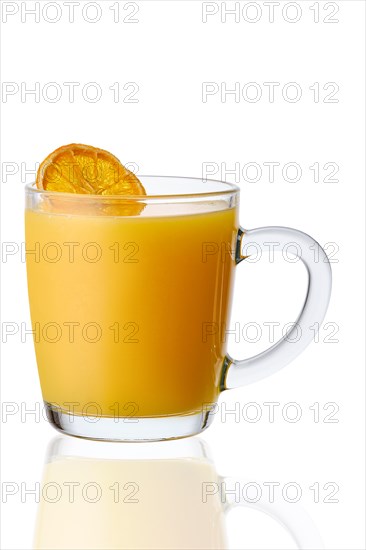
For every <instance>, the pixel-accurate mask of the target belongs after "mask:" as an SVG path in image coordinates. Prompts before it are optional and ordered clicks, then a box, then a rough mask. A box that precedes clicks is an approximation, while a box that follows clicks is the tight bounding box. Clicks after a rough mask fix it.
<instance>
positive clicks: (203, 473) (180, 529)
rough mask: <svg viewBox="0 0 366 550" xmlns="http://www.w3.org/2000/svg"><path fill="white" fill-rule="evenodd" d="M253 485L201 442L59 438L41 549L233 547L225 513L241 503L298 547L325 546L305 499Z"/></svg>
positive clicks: (44, 492)
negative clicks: (220, 467) (225, 469)
mask: <svg viewBox="0 0 366 550" xmlns="http://www.w3.org/2000/svg"><path fill="white" fill-rule="evenodd" d="M131 447H132V448H131ZM253 484H254V483H253V481H250V482H249V481H248V480H245V479H244V478H232V477H230V478H225V477H222V476H220V475H218V473H217V472H216V468H215V465H214V462H213V460H212V458H211V456H210V451H209V448H208V446H207V444H206V443H205V442H204V441H202V440H200V439H197V438H193V439H190V440H181V441H167V442H164V443H162V444H161V445H158V446H157V445H154V444H152V443H141V445H132V444H126V445H124V446H123V447H121V446H120V445H116V444H115V443H111V442H103V443H101V442H99V443H96V442H93V441H83V440H80V439H71V438H67V439H66V438H64V437H62V438H61V437H60V438H58V439H56V440H55V441H54V442H53V443H52V444H51V447H50V451H49V456H48V460H47V463H46V465H45V468H44V475H43V481H42V484H41V491H40V503H39V507H38V514H37V522H36V529H35V541H34V548H35V550H112V549H113V550H115V549H117V548H118V549H119V550H123V549H128V550H134V549H136V550H193V549H194V550H210V549H211V550H214V549H215V550H226V549H227V548H228V540H229V537H228V536H227V535H228V532H227V527H226V515H227V513H228V512H229V511H230V510H232V509H233V508H234V507H236V506H240V507H248V508H251V509H253V510H255V511H257V512H261V513H264V514H267V515H269V516H270V517H271V518H272V519H274V520H275V521H277V522H278V523H279V524H280V525H281V527H282V528H283V529H284V530H285V531H286V532H287V533H285V534H287V535H290V536H291V538H292V540H293V547H294V548H304V549H305V548H306V549H307V550H311V549H313V548H314V549H316V550H319V549H321V548H323V544H322V541H321V538H320V535H319V532H318V530H317V528H316V526H315V525H314V523H313V521H312V520H311V518H310V517H309V516H308V514H307V513H306V512H305V510H304V509H303V508H302V507H301V505H300V504H299V503H298V502H287V501H285V500H284V499H283V498H282V497H280V496H279V495H277V496H276V497H275V498H272V497H271V498H270V497H269V493H268V494H267V492H266V491H261V494H260V496H258V494H255V495H254V494H250V491H247V486H252V485H253ZM256 485H258V486H259V487H260V486H261V484H259V483H256ZM243 539H245V527H244V528H243V532H242V540H243Z"/></svg>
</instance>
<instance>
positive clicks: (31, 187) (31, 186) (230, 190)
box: [25, 175, 240, 202]
mask: <svg viewBox="0 0 366 550" xmlns="http://www.w3.org/2000/svg"><path fill="white" fill-rule="evenodd" d="M139 177H140V178H154V179H163V178H169V179H174V180H193V181H195V182H200V183H201V184H202V183H203V184H205V185H206V184H207V185H209V184H210V183H214V184H216V185H217V184H221V185H222V186H225V187H226V188H223V189H222V190H220V191H218V190H215V191H203V192H202V191H200V192H197V193H194V192H193V193H192V192H191V193H162V194H156V193H155V194H147V195H96V194H92V193H85V194H84V193H64V192H62V191H61V192H60V191H49V190H47V189H39V188H38V187H36V182H32V183H27V185H26V186H25V191H26V193H34V194H35V195H42V196H49V197H58V198H60V199H61V198H62V199H65V198H69V199H73V200H79V199H80V200H89V201H90V200H95V201H103V200H104V201H105V200H123V202H125V201H134V202H136V201H142V202H145V201H146V200H149V199H153V200H154V199H159V200H161V199H163V200H173V201H174V200H179V199H190V198H191V199H194V198H203V197H219V196H222V195H225V196H226V195H231V194H237V193H239V192H240V188H239V187H238V186H237V185H235V184H234V183H229V182H227V181H223V180H215V179H212V178H206V179H205V180H204V179H203V178H197V177H190V176H153V175H146V176H145V175H141V176H139Z"/></svg>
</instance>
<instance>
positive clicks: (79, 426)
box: [44, 401, 213, 442]
mask: <svg viewBox="0 0 366 550" xmlns="http://www.w3.org/2000/svg"><path fill="white" fill-rule="evenodd" d="M44 404H45V409H46V414H47V418H48V421H49V422H50V424H52V426H53V427H54V428H56V429H57V430H59V431H60V432H62V433H64V434H67V435H72V436H74V437H81V438H84V439H95V440H98V441H121V442H123V441H124V442H139V441H140V442H146V441H164V440H169V439H180V438H182V437H190V436H192V435H196V434H198V433H200V432H202V431H203V430H205V429H206V428H208V427H209V426H210V424H211V422H212V420H213V411H212V409H211V410H202V411H198V412H194V413H190V414H182V415H177V416H152V417H106V416H101V417H98V416H83V415H78V414H72V413H70V412H66V411H63V410H61V409H60V408H58V407H55V406H53V405H51V404H50V403H48V402H47V401H45V402H44Z"/></svg>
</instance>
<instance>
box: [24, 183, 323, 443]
mask: <svg viewBox="0 0 366 550" xmlns="http://www.w3.org/2000/svg"><path fill="white" fill-rule="evenodd" d="M140 179H141V181H142V183H143V185H144V187H145V189H146V191H147V195H146V196H139V197H126V196H123V197H122V196H103V195H78V194H67V193H57V192H48V191H43V190H39V189H37V188H36V187H35V186H34V185H28V186H27V187H26V214H25V219H26V260H27V274H28V290H29V301H30V310H31V317H32V327H33V331H34V342H35V351H36V357H37V364H38V370H39V376H40V381H41V387H42V394H43V399H44V401H45V405H46V408H47V412H48V417H49V419H50V421H51V423H52V424H53V425H54V426H55V427H56V428H58V429H60V430H61V431H63V432H66V433H68V434H71V435H76V436H80V437H86V438H93V439H106V440H120V441H142V440H161V439H170V438H177V437H184V436H189V435H193V434H195V433H198V432H200V431H202V430H203V429H204V428H206V427H207V426H208V425H209V424H210V422H211V420H212V418H213V411H214V407H215V403H216V402H217V399H218V397H219V394H220V392H222V391H223V390H226V389H228V388H235V387H238V386H241V385H245V384H248V383H251V382H254V381H256V380H259V379H261V378H264V377H266V376H268V375H270V374H272V373H274V372H276V371H278V370H279V369H280V368H282V367H284V366H285V365H286V364H287V363H289V362H290V361H291V360H293V359H294V358H295V357H296V356H297V355H298V354H299V353H300V352H302V350H303V349H304V348H305V347H306V346H307V345H308V344H309V343H310V341H311V340H312V339H313V338H314V325H315V323H316V325H315V326H318V327H319V325H320V324H321V322H322V321H323V318H324V315H325V313H326V310H327V307H328V303H329V298H330V292H331V269H330V264H329V260H328V258H327V256H326V254H325V252H324V250H323V249H322V248H321V247H320V246H319V244H318V243H317V242H316V241H314V239H313V238H311V237H309V236H308V235H306V234H305V233H302V232H300V231H297V230H295V229H289V228H285V227H262V228H259V229H254V230H244V229H243V228H242V227H240V225H239V221H238V208H239V188H238V187H236V186H235V185H232V184H229V183H225V182H219V181H213V180H207V181H205V182H203V181H202V180H198V179H194V178H179V177H158V176H146V177H141V178H140ZM270 244H272V245H273V247H274V250H276V249H277V250H280V251H282V250H283V249H284V247H287V246H288V245H289V244H291V245H293V246H292V248H291V252H293V251H294V254H296V256H297V257H298V258H300V259H301V260H302V262H303V263H304V264H305V266H306V268H307V272H308V275H309V279H308V292H307V296H306V300H305V303H304V306H303V308H302V311H301V313H300V315H299V317H298V319H297V322H296V324H294V326H293V328H292V329H291V330H290V331H289V332H288V333H287V334H286V335H285V336H284V337H283V338H282V339H281V340H280V341H278V342H277V343H276V344H275V345H273V346H272V347H270V348H269V349H268V350H266V351H265V352H263V353H260V354H259V355H257V356H254V357H252V358H249V359H245V360H235V359H233V358H232V357H230V356H229V355H228V353H227V350H226V338H225V327H226V326H228V322H229V319H230V308H231V300H232V293H233V282H234V273H235V271H236V266H237V265H238V264H239V263H240V262H242V261H243V260H245V259H246V258H248V257H249V256H250V254H251V250H253V246H255V248H256V250H258V247H259V248H260V249H263V248H265V247H267V248H268V245H270ZM314 250H316V251H317V254H314ZM298 327H300V331H298ZM310 327H311V328H310ZM294 331H296V334H297V337H296V339H294V338H292V332H294ZM299 333H300V336H299Z"/></svg>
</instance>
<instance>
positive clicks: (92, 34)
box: [1, 0, 365, 550]
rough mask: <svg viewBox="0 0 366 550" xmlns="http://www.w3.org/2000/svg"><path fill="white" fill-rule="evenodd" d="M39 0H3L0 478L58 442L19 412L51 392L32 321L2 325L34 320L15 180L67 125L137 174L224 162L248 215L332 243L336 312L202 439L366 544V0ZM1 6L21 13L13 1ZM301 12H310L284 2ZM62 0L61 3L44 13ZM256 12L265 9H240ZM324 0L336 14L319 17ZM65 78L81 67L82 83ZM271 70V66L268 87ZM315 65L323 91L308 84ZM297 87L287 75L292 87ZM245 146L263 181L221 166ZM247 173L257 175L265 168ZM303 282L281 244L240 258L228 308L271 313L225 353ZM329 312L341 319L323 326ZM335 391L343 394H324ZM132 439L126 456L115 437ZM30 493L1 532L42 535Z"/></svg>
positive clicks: (14, 503) (265, 543)
mask: <svg viewBox="0 0 366 550" xmlns="http://www.w3.org/2000/svg"><path fill="white" fill-rule="evenodd" d="M35 4H37V3H35V2H29V1H28V2H2V81H3V83H8V84H6V86H7V88H6V90H7V91H9V90H13V92H14V94H13V95H4V94H3V97H2V186H1V191H2V211H1V212H2V219H1V223H2V240H3V242H5V243H15V244H14V248H13V250H14V251H15V253H14V254H13V255H12V256H5V257H4V256H3V257H2V274H3V276H2V296H1V298H2V323H3V325H2V327H3V346H2V400H3V403H4V404H5V409H6V410H7V411H8V413H9V411H10V410H12V412H13V414H7V415H6V414H5V415H4V410H3V416H2V424H1V428H2V480H3V483H4V482H14V483H17V484H20V483H22V482H24V483H26V484H28V485H29V487H31V486H32V484H34V483H36V482H39V481H40V480H41V476H42V469H43V463H44V460H45V455H46V451H47V445H48V443H49V441H50V440H51V439H52V438H53V437H54V436H55V435H56V432H54V431H53V430H52V429H51V427H50V426H49V425H48V424H47V422H45V421H44V420H42V419H39V418H37V416H38V414H36V415H32V414H25V415H24V411H25V410H26V409H32V408H33V409H34V408H35V407H36V408H37V407H38V411H39V407H40V403H41V393H40V388H39V384H38V378H37V370H36V362H35V356H34V351H33V343H32V340H31V337H30V336H27V337H26V338H25V342H22V339H21V335H20V332H18V333H17V334H15V335H13V336H8V337H6V335H5V336H4V326H6V327H9V323H17V324H18V325H19V326H20V324H21V323H22V322H23V323H25V324H26V327H27V328H30V319H29V312H28V304H27V291H26V275H25V265H24V262H23V261H22V258H21V255H20V253H18V252H16V247H17V246H19V247H20V243H21V242H22V241H23V240H24V237H23V231H24V228H23V208H24V201H23V193H24V192H23V187H24V184H25V183H26V182H30V181H32V180H34V172H35V169H36V162H39V161H41V160H42V159H43V158H44V157H45V156H46V155H48V154H49V153H50V152H51V151H52V150H53V149H55V148H56V147H58V146H60V145H63V144H66V143H70V142H80V143H88V144H92V145H95V146H98V147H101V148H104V149H108V150H110V151H111V152H113V153H114V154H116V155H117V156H118V157H119V158H120V159H121V160H122V162H124V163H128V162H133V163H135V164H137V166H138V172H139V173H140V174H165V175H182V176H183V175H185V176H196V177H201V175H202V167H203V164H204V163H216V165H217V172H216V173H215V175H214V177H215V178H216V179H220V178H222V179H227V180H228V181H232V182H236V183H238V184H239V185H240V187H241V208H240V214H241V224H242V225H243V227H246V228H252V227H257V226H262V225H283V226H290V227H295V228H298V229H301V230H303V231H305V232H307V233H309V234H310V235H312V236H313V237H314V238H316V239H317V240H318V241H319V242H320V244H322V245H323V246H324V245H326V244H327V243H333V244H330V245H329V244H328V245H327V250H328V252H331V251H334V254H333V255H332V259H333V260H336V261H333V263H332V269H333V278H334V279H333V295H332V299H331V304H330V307H329V310H328V313H327V316H326V319H325V323H329V325H327V327H328V328H327V329H326V328H323V329H321V331H320V337H319V342H318V343H313V344H312V345H311V346H310V347H309V348H308V349H307V350H306V351H305V352H304V353H303V354H302V355H301V356H300V357H299V358H297V359H296V360H295V361H294V362H293V363H292V364H291V365H290V366H288V367H287V368H285V369H284V370H282V371H281V372H279V373H278V374H276V375H274V376H272V377H271V378H268V379H266V380H263V381H260V382H258V383H256V384H253V385H252V386H249V387H246V388H243V389H238V390H233V391H231V392H225V393H224V394H223V395H222V397H221V401H220V403H221V410H220V412H219V413H218V414H217V418H216V419H215V422H214V424H213V426H212V427H211V428H209V430H208V431H207V432H205V433H204V434H203V436H202V439H204V440H205V441H206V442H207V443H208V445H209V447H210V449H211V453H212V456H213V458H214V461H215V465H216V469H217V471H218V473H219V474H221V475H225V476H226V475H227V476H240V477H242V478H245V479H247V480H251V481H257V482H263V481H278V482H280V483H281V484H285V483H288V482H296V483H298V484H299V485H300V487H301V489H302V493H303V495H302V498H301V500H300V503H299V504H300V505H301V507H302V508H303V509H304V510H306V511H307V513H308V514H309V515H310V517H311V518H312V521H313V522H314V525H315V526H316V528H317V529H318V531H319V533H320V535H321V537H322V539H323V542H324V546H325V548H328V549H362V548H365V541H364V526H363V522H364V513H365V510H364V474H363V471H364V468H363V464H364V427H363V422H364V356H363V341H364V328H365V327H364V316H363V309H364V308H363V304H364V290H363V279H364V168H363V167H364V159H363V157H364V147H365V142H364V114H365V113H364V106H363V100H364V20H365V5H364V2H362V1H347V2H346V1H338V2H336V3H333V2H331V3H328V4H327V6H328V7H326V5H325V4H326V3H324V2H307V1H302V2H297V3H292V6H291V5H287V4H289V3H286V2H282V1H281V2H280V5H279V6H277V7H276V8H275V11H274V20H273V22H270V21H269V8H268V6H266V5H265V4H266V3H265V2H264V3H263V2H256V3H253V2H252V3H251V4H252V6H251V7H250V6H249V7H248V6H247V4H248V2H238V3H237V4H238V6H239V7H240V10H242V9H243V8H244V9H245V10H248V11H245V12H244V16H243V12H242V11H241V12H240V14H241V15H240V17H239V21H238V22H236V21H235V17H234V16H233V15H231V16H230V15H228V16H227V20H226V22H223V21H221V18H222V13H223V12H222V10H223V9H224V8H222V7H221V2H220V3H217V4H215V3H211V6H210V9H213V10H215V11H217V13H216V14H214V15H210V16H208V17H207V21H206V22H205V23H204V22H203V20H202V19H203V17H202V13H203V10H205V9H207V8H205V7H204V6H203V4H202V3H201V2H199V1H197V2H196V1H185V2H180V1H171V2H169V1H155V0H152V1H143V2H137V3H135V5H136V6H137V7H138V11H137V13H136V14H135V15H133V16H132V18H133V19H136V20H137V21H138V22H136V23H131V22H130V23H128V22H123V19H124V18H127V17H128V14H129V13H131V12H132V11H136V10H135V8H134V6H133V5H132V7H131V6H126V5H125V4H126V3H125V2H119V4H120V20H119V21H118V22H114V20H113V19H114V12H113V11H112V10H111V9H110V8H111V7H112V6H113V5H116V2H109V1H103V2H99V3H97V4H98V9H99V11H100V13H99V16H100V20H99V21H97V22H95V23H91V22H88V21H87V20H85V19H86V18H89V20H90V19H94V18H95V16H96V14H97V12H96V11H95V8H94V7H93V6H91V7H90V6H89V7H88V8H87V11H84V12H82V8H85V5H86V4H88V2H85V1H84V0H81V1H80V2H79V5H78V6H75V21H74V22H73V23H70V22H69V11H68V8H67V6H65V4H64V3H63V2H52V3H48V4H51V5H50V6H49V7H48V8H47V12H44V11H42V8H43V7H44V6H45V5H46V4H47V3H46V2H40V3H38V4H39V5H40V9H41V14H40V21H39V22H35V16H34V15H31V14H29V13H28V14H27V13H26V12H25V11H24V10H25V8H27V9H30V8H34V5H35ZM89 4H90V3H89ZM130 4H131V3H130ZM253 4H254V5H253ZM55 5H56V7H55ZM286 6H287V7H286ZM311 6H313V8H312V9H311ZM226 7H227V8H229V7H230V8H233V7H234V3H233V2H227V3H226ZM56 8H57V9H56ZM316 9H319V22H318V23H316V22H315V21H314V18H315V15H316ZM4 10H7V12H8V13H9V12H11V11H16V13H14V14H13V15H8V17H7V18H6V14H5V11H4ZM22 10H23V12H22ZM283 10H284V11H283ZM336 11H337V13H335V14H334V15H332V13H333V12H336ZM83 13H84V18H83ZM296 14H297V15H298V16H299V20H298V21H297V22H292V23H291V22H289V21H288V20H289V19H292V20H293V19H295V18H296ZM59 16H60V20H59V21H57V22H55V23H51V22H49V21H47V20H46V19H49V20H50V19H55V18H58V17H59ZM256 16H257V17H258V21H257V22H251V23H250V22H248V21H247V20H248V19H251V20H253V19H254V18H255V17H256ZM326 16H328V18H331V19H333V20H334V19H336V20H338V22H328V23H327V22H325V21H324V19H325V17H326ZM245 19H247V20H245ZM286 19H287V20H286ZM50 82H53V83H56V84H57V89H58V90H59V91H60V90H61V93H62V96H61V98H60V99H59V100H58V101H55V102H51V100H52V98H53V97H54V95H53V94H54V93H55V91H56V88H55V87H53V88H52V89H51V88H47V84H48V83H50ZM65 82H77V83H80V85H79V86H78V87H76V88H75V99H74V102H73V103H72V102H70V100H69V96H68V88H67V87H66V86H65V85H64V83H65ZM90 82H94V83H97V85H98V87H99V89H100V90H101V92H102V96H101V98H100V100H99V101H97V102H91V101H90V99H92V98H93V97H94V96H93V90H92V88H86V91H85V88H84V87H85V85H87V84H88V83H90ZM116 82H119V83H120V96H121V97H120V101H119V102H117V103H115V102H114V94H113V91H112V90H110V89H109V88H110V86H112V85H113V84H115V83H116ZM131 82H132V83H135V84H134V85H133V86H134V89H137V88H136V85H137V86H138V92H137V94H136V95H135V96H134V99H136V100H137V102H135V103H128V102H126V101H123V98H126V95H127V94H128V93H129V92H130V91H132V88H131V87H130V88H128V89H127V90H124V89H123V86H124V85H125V84H126V83H131ZM204 82H211V83H216V89H217V88H220V86H222V83H224V85H225V83H226V85H227V88H228V89H229V88H230V89H231V88H232V87H233V86H234V83H235V82H238V83H240V84H239V85H240V87H241V89H242V87H243V86H244V85H245V84H247V83H250V82H255V83H257V85H256V86H257V89H258V87H259V89H260V90H261V92H262V97H261V99H259V100H258V101H257V102H250V101H248V100H245V99H244V98H243V96H242V95H241V97H240V98H239V101H238V102H236V101H235V98H234V96H233V95H228V96H227V97H226V98H225V96H224V97H221V96H220V93H219V92H218V93H216V94H215V95H211V96H208V97H207V101H206V102H203V101H202V86H203V83H204ZM265 82H278V83H279V85H278V86H276V88H275V95H274V98H273V101H270V100H269V96H268V90H269V88H268V86H267V87H266V86H265V85H264V84H263V83H265ZM290 82H296V83H297V89H299V88H300V89H301V91H302V95H301V98H300V99H299V100H298V101H297V102H291V101H289V100H288V99H287V100H285V99H284V98H283V95H282V90H283V88H284V86H285V85H286V84H287V83H290ZM316 82H318V83H319V90H320V91H319V98H316V97H315V96H314V89H310V86H313V85H314V83H316ZM9 83H12V84H9ZM22 83H23V84H22ZM36 83H39V84H36ZM327 83H336V85H337V86H338V87H339V90H338V91H337V93H336V94H335V95H334V96H333V98H331V99H333V100H334V99H336V100H337V102H330V103H329V102H324V99H325V97H326V96H327V95H329V93H330V92H331V91H332V90H333V89H334V84H332V85H331V87H328V88H327V89H326V90H324V89H323V88H324V86H326V85H327ZM37 85H39V86H40V90H41V94H40V97H39V102H37V101H35V97H34V96H32V95H27V94H25V95H23V97H22V94H21V91H22V90H23V92H24V91H25V89H30V88H34V87H35V86H37ZM3 86H4V84H3ZM45 86H46V87H45ZM83 89H84V97H83V94H82V90H83ZM17 90H19V91H17ZM253 90H254V88H253V87H252V88H251V90H249V91H248V94H250V93H253ZM3 91H4V89H3ZM42 91H43V93H44V95H42ZM285 91H286V88H285ZM88 92H90V96H87V95H85V94H87V93H88ZM293 92H294V88H292V89H289V91H288V93H289V96H290V98H291V97H293V96H292V95H291V93H293ZM47 93H48V94H49V95H47ZM284 93H285V92H284ZM225 99H226V101H225ZM247 99H248V98H247ZM315 99H318V101H315ZM264 162H277V163H280V167H279V168H278V169H277V171H276V173H275V181H273V182H271V181H269V178H268V168H266V167H265V166H264V165H263V163H264ZM289 162H292V163H297V164H298V165H299V166H300V167H301V177H300V179H299V181H297V182H294V181H285V180H284V178H283V177H282V175H281V171H282V168H283V166H284V165H286V164H287V163H289ZM222 163H223V169H221V165H222ZM235 163H239V166H240V170H241V171H242V169H243V167H244V166H245V165H246V164H247V163H257V164H258V165H260V166H261V168H262V177H261V178H260V179H259V181H257V182H254V181H245V178H244V177H243V174H242V173H241V174H240V175H239V178H237V177H236V176H235V175H234V174H232V173H228V174H226V173H225V166H226V169H227V170H232V169H233V167H234V165H235ZM314 163H319V165H320V178H319V179H320V181H319V182H316V181H314V170H311V169H310V168H309V167H310V166H313V165H314ZM326 163H335V164H336V165H337V167H338V172H337V174H336V175H334V176H333V178H335V179H336V180H338V181H335V182H334V181H331V182H329V181H324V178H325V176H326V175H327V174H329V173H330V172H331V170H330V169H329V167H328V169H324V168H323V166H324V165H325V164H326ZM211 166H214V164H212V165H211ZM12 172H13V173H12ZM32 172H33V173H32ZM249 174H250V176H249V177H251V178H253V172H249ZM289 174H290V178H291V177H293V173H291V171H290V172H289ZM247 179H249V178H247ZM287 179H289V178H287ZM7 250H9V248H8V249H7ZM305 289H306V274H305V270H304V269H303V268H302V266H301V265H300V264H291V263H289V262H285V261H283V259H282V258H281V256H280V257H279V258H276V260H275V262H273V263H270V262H269V261H268V258H266V257H263V258H262V260H261V261H260V262H257V263H252V264H250V263H245V262H243V263H242V264H241V265H240V266H239V267H238V272H237V278H236V289H235V290H236V293H235V299H234V307H233V314H232V322H231V326H232V327H233V326H234V324H235V323H236V322H238V323H240V324H241V325H240V326H241V327H243V326H246V324H247V323H253V322H255V323H257V324H258V325H260V326H261V327H262V329H263V333H262V338H261V339H260V340H259V342H257V343H253V342H250V339H251V338H252V339H253V336H251V335H250V334H249V337H247V338H243V337H242V338H241V341H240V342H239V343H236V342H235V341H234V338H231V340H229V342H230V344H229V351H230V353H231V354H232V355H234V356H235V357H244V356H250V355H253V354H254V353H256V352H258V351H260V350H262V349H265V348H266V347H268V334H267V332H266V330H265V326H264V325H263V323H265V322H270V321H276V322H279V323H280V324H281V326H283V325H284V324H286V323H287V322H291V321H294V320H295V319H296V317H297V313H298V311H299V308H300V307H301V304H302V301H303V299H304V295H305ZM4 323H5V325H4ZM334 328H337V333H336V334H334V335H333V336H331V333H332V332H333V331H334ZM251 334H252V333H251ZM4 340H6V343H4ZM328 340H333V341H328ZM250 402H255V403H256V404H257V405H258V406H259V408H260V411H261V413H262V416H261V418H260V419H258V421H257V422H250V421H249V420H248V417H247V416H246V414H245V413H246V412H248V415H250V414H252V415H253V412H254V409H251V410H249V408H245V405H246V404H248V403H250ZM266 402H277V403H279V406H278V407H277V409H276V411H277V412H276V415H275V418H274V422H270V421H269V417H268V408H267V407H266V406H265V405H264V403H266ZM291 402H296V403H297V405H298V407H299V408H300V411H301V418H300V419H299V421H298V422H289V421H288V420H287V421H286V420H284V418H283V416H282V411H283V410H284V408H285V410H286V404H288V403H291ZM9 403H10V404H14V405H9ZM314 403H319V407H320V419H319V421H318V422H315V421H314V411H313V409H310V407H312V406H313V405H314ZM327 403H335V404H336V405H335V406H333V405H332V406H331V408H329V409H328V410H324V408H323V407H324V406H326V404H327ZM224 404H226V405H227V409H230V408H231V409H233V408H235V407H239V412H240V419H239V421H238V422H236V418H235V416H234V415H232V414H231V415H227V416H226V417H225V414H224V413H225V410H224V409H223V408H222V407H223V406H224ZM3 407H4V405H3ZM334 407H336V409H337V412H336V413H335V414H334V416H333V420H335V419H336V420H338V422H332V423H331V422H325V421H324V420H325V417H326V415H327V413H330V412H331V411H332V410H333V408H334ZM21 411H23V416H22V414H21ZM292 412H293V411H289V415H291V413H292ZM120 452H121V456H123V452H124V451H123V447H121V451H120ZM329 482H331V483H335V484H337V485H338V486H339V490H338V493H337V495H336V497H335V498H336V499H337V500H338V502H336V503H327V502H324V498H325V496H326V495H327V494H329V492H330V491H329V490H328V491H327V490H324V489H323V487H324V485H325V484H326V483H329ZM314 483H319V485H320V487H321V492H320V496H321V498H320V502H319V503H315V502H314V496H313V492H312V491H311V490H310V489H309V487H310V486H312V485H313V484H314ZM36 512H37V504H36V503H35V502H34V499H33V498H32V497H30V498H27V499H26V502H25V503H22V502H21V498H20V493H18V494H16V495H14V496H12V497H9V498H8V503H7V504H6V505H3V514H2V527H3V532H2V537H3V540H2V547H3V548H4V549H6V550H8V549H9V550H10V549H17V550H20V549H22V550H23V549H24V550H25V549H29V548H32V544H33V543H32V540H33V536H34V529H35V517H36ZM228 530H229V531H230V542H231V544H232V546H234V547H236V548H252V549H264V548H266V549H267V548H268V549H269V548H271V549H272V548H295V547H296V544H295V542H294V541H293V540H291V538H290V537H289V535H288V534H287V533H286V532H285V531H284V530H283V529H282V528H281V527H280V526H278V524H276V523H275V522H274V521H273V520H272V519H270V518H269V517H267V516H264V515H263V514H259V513H258V512H256V511H253V510H249V509H241V510H237V511H235V512H232V514H231V515H230V516H229V520H228Z"/></svg>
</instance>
